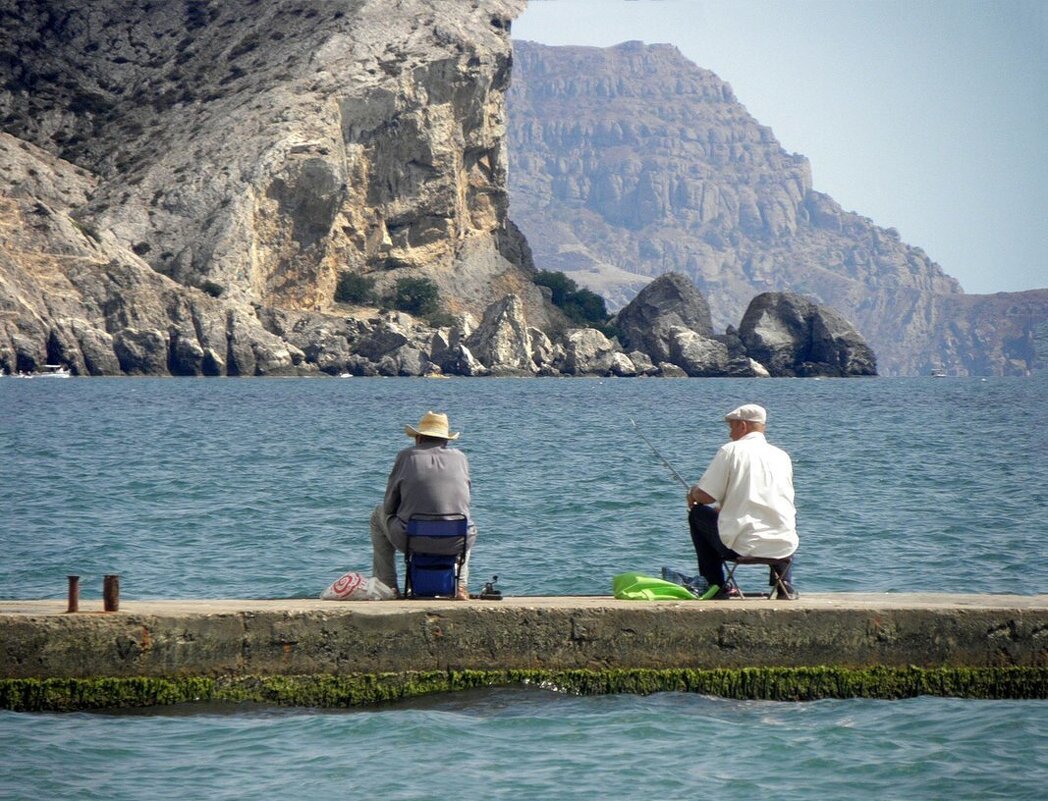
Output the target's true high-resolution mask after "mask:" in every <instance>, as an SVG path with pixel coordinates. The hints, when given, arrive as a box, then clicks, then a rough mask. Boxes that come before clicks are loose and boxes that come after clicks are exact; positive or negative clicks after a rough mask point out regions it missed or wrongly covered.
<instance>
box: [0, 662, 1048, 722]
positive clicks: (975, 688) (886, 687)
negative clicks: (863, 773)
mask: <svg viewBox="0 0 1048 801" xmlns="http://www.w3.org/2000/svg"><path fill="white" fill-rule="evenodd" d="M520 685H530V686H537V687H541V688H544V689H549V690H554V691H557V692H563V693H566V694H571V695H606V694H612V693H634V694H640V695H647V694H650V693H657V692H689V693H699V694H704V695H713V696H719V697H723V698H733V699H749V700H764V701H813V700H817V699H821V698H882V699H897V698H911V697H915V696H918V695H936V696H955V697H963V698H984V699H1002V698H1020V699H1045V698H1048V668H1043V667H984V668H933V669H925V668H917V667H911V668H889V667H874V668H860V669H849V668H838V667H804V668H780V667H773V668H741V669H714V670H702V669H669V670H653V669H608V670H503V671H498V670H463V671H426V672H405V673H383V674H347V675H326V674H318V675H299V676H294V675H292V676H228V677H216V678H204V677H182V678H155V677H130V678H112V677H106V678H94V679H73V678H50V679H4V680H0V708H2V709H9V710H13V711H18V712H44V711H74V710H92V709H96V710H97V709H115V708H132V707H150V706H166V705H171V704H182V703H219V702H224V703H261V704H273V705H281V706H303V707H325V708H342V707H357V706H364V705H368V704H376V703H383V702H390V701H400V700H405V699H410V698H417V697H420V696H425V695H432V694H436V693H445V692H456V691H460V690H467V689H475V688H480V687H506V686H520Z"/></svg>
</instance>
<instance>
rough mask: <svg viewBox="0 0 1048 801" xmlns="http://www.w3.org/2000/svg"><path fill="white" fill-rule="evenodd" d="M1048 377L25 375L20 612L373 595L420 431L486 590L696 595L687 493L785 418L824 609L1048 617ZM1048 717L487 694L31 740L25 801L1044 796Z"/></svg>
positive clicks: (8, 399)
mask: <svg viewBox="0 0 1048 801" xmlns="http://www.w3.org/2000/svg"><path fill="white" fill-rule="evenodd" d="M1046 398H1048V375H1039V376H1036V377H1034V378H1029V379H1019V378H992V379H986V380H981V379H952V378H914V379H869V380H846V381H844V380H812V379H803V380H802V379H796V380H785V379H781V380H764V381H761V380H733V379H679V380H640V379H637V380H628V379H615V380H611V379H604V380H601V379H559V380H557V379H446V380H432V379H361V378H353V379H250V380H236V379H208V380H197V379H130V378H123V379H54V378H38V379H30V380H26V379H16V378H10V377H8V378H4V379H0V491H2V493H3V502H2V503H3V514H2V516H0V547H2V553H3V557H2V562H0V597H2V598H62V597H64V595H65V590H66V586H65V585H66V579H65V577H66V575H68V574H77V575H80V576H81V577H82V579H81V582H82V599H83V601H82V603H83V604H84V605H85V606H87V605H89V604H91V603H92V601H93V599H98V598H100V596H101V585H102V576H103V575H104V574H107V573H117V574H119V575H120V576H121V594H122V597H123V598H124V599H125V600H130V599H139V598H141V599H145V598H210V597H226V598H235V597H239V598H286V597H314V596H316V595H317V594H318V593H319V592H320V590H322V589H323V588H324V587H325V586H326V585H327V584H328V583H330V581H332V580H333V579H334V578H335V577H337V576H338V575H339V574H340V573H341V572H344V571H346V570H359V571H362V572H366V573H369V572H370V542H369V538H368V532H367V521H368V516H369V514H370V511H371V509H372V508H373V506H374V505H375V504H376V503H378V502H379V501H380V499H381V496H382V492H383V490H384V486H385V480H386V475H387V474H388V471H389V468H390V466H391V464H392V461H393V458H394V456H395V454H396V452H397V450H398V449H399V448H401V447H404V446H405V445H407V444H409V440H408V439H407V437H406V436H405V435H404V432H403V427H404V425H405V424H415V423H416V422H417V421H418V419H419V417H421V415H422V414H423V413H424V412H425V411H427V410H429V409H433V410H436V411H445V412H447V413H448V414H449V415H450V418H451V425H452V429H453V430H455V431H461V432H462V436H461V439H460V440H459V441H458V443H456V446H457V447H460V448H461V449H462V450H463V451H464V452H465V453H466V454H467V455H468V457H469V459H470V464H471V470H472V478H473V496H474V504H473V514H474V518H475V520H476V522H477V525H478V529H479V532H480V535H479V539H478V543H477V547H476V549H475V551H474V555H473V557H472V563H471V568H472V582H471V583H472V585H473V587H472V589H474V590H477V589H479V585H480V583H482V582H483V581H485V580H487V579H489V578H490V577H491V576H492V575H496V574H497V575H498V576H499V581H498V584H499V586H500V587H501V588H502V590H503V592H505V593H507V594H511V595H535V594H559V595H570V594H608V593H609V592H610V580H611V577H612V576H613V575H614V574H615V573H618V572H622V571H626V570H631V571H642V572H651V573H652V574H654V575H658V571H659V568H660V567H661V566H663V565H669V566H672V567H675V568H678V569H681V570H684V571H685V572H689V571H691V570H692V568H693V566H694V553H693V551H692V548H691V544H690V540H689V537H688V534H687V526H686V521H685V503H684V492H685V491H684V488H683V487H682V486H681V485H680V484H679V483H678V482H677V480H676V479H675V478H674V477H673V475H672V474H671V473H670V471H669V470H668V469H667V468H666V467H665V466H664V465H663V463H662V462H661V461H660V458H659V457H658V456H656V455H655V453H653V452H652V449H651V448H650V447H649V446H648V444H646V443H645V441H644V439H643V438H642V437H641V436H640V435H641V434H643V435H644V437H646V438H647V439H648V440H650V441H651V443H653V444H654V445H655V447H656V448H657V449H658V451H659V453H660V454H661V457H662V458H665V459H666V460H667V461H669V462H670V463H671V464H673V465H674V466H675V468H676V469H677V470H678V471H679V472H680V473H682V474H683V475H684V476H685V478H686V479H687V480H689V481H693V480H695V479H696V478H697V477H698V476H699V475H700V474H701V472H702V470H703V469H704V468H705V466H706V464H707V463H708V461H709V459H710V457H711V456H712V454H713V452H714V451H715V450H716V448H717V447H718V446H719V445H720V444H722V443H723V442H724V441H726V435H727V428H726V426H725V425H724V423H723V422H722V420H721V418H722V416H723V414H724V413H725V412H726V411H727V410H728V409H731V408H733V407H734V406H736V405H738V404H740V403H744V402H756V403H761V404H763V405H764V406H766V407H767V408H768V410H769V430H768V437H769V439H770V440H771V441H772V442H774V443H776V444H778V445H780V446H781V447H783V448H785V449H786V450H787V451H789V452H790V454H791V455H792V456H793V460H794V468H795V485H796V488H797V505H798V514H799V528H800V537H801V548H800V551H799V552H798V559H797V567H796V574H795V580H796V583H797V586H798V589H799V590H800V592H801V593H802V594H803V593H804V592H830V591H871V592H914V591H922V590H926V591H938V592H983V593H1021V594H1030V593H1045V592H1048V571H1045V569H1044V562H1045V556H1046V555H1048V548H1046V546H1045V544H1044V538H1045V534H1046V523H1045V521H1046V519H1048V456H1046V454H1048V433H1046V432H1048V403H1046ZM1046 734H1048V706H1046V705H1045V704H1044V703H1043V702H1009V701H995V702H981V701H969V700H959V699H935V698H919V699H912V700H908V701H893V702H882V701H859V700H853V701H822V702H817V703H801V704H780V703H765V702H734V701H725V700H722V699H713V698H705V697H700V696H688V695H680V694H673V693H666V694H659V695H655V696H650V697H636V696H616V697H605V698H575V697H569V696H565V695H564V694H561V693H557V692H555V691H552V690H549V689H539V688H522V689H506V690H488V691H481V692H473V693H463V694H459V695H452V696H441V697H437V698H432V699H426V700H423V701H415V702H411V703H408V704H399V705H389V706H383V707H377V708H372V709H365V710H354V711H345V712H337V713H334V712H320V711H314V710H274V709H267V708H260V707H241V706H231V707H207V708H202V707H196V706H188V707H177V708H174V709H164V710H151V711H149V712H148V713H146V714H118V715H99V714H67V715H35V714H34V715H29V714H14V713H2V712H0V797H10V798H18V799H21V798H25V799H36V798H64V797H77V798H106V799H121V798H128V799H148V798H156V797H160V796H161V795H163V796H168V797H177V798H243V797H245V796H248V795H251V796H255V797H266V798H305V797H311V796H314V795H316V794H317V793H318V792H319V793H325V794H333V793H339V794H346V793H349V794H355V795H361V794H362V795H365V796H375V797H383V798H390V799H395V798H435V797H440V796H446V795H449V794H452V795H457V796H458V797H460V798H470V799H474V798H484V797H485V796H490V797H492V798H525V799H526V798H550V797H553V798H565V799H576V798H577V799H586V798H598V797H606V798H633V797H651V798H654V797H695V798H701V797H704V796H709V795H713V794H716V795H731V796H734V797H738V798H751V797H756V796H758V795H759V796H760V797H762V798H768V799H774V798H784V799H785V798H798V799H800V798H812V797H816V796H820V797H829V798H871V799H872V798H903V797H905V798H950V799H956V798H1012V799H1015V798H1030V799H1033V798H1038V799H1039V798H1041V797H1042V796H1043V786H1044V784H1045V781H1046V780H1048V768H1046V767H1045V766H1046V764H1048V759H1046V757H1048V753H1046V750H1048V746H1046V739H1045V736H1046Z"/></svg>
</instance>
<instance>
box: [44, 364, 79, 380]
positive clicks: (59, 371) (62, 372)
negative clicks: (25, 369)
mask: <svg viewBox="0 0 1048 801" xmlns="http://www.w3.org/2000/svg"><path fill="white" fill-rule="evenodd" d="M44 370H45V371H46V372H43V373H37V374H36V375H37V377H38V378H69V377H70V376H71V375H72V373H71V372H70V371H69V368H68V367H65V366H63V365H61V364H45V365H44Z"/></svg>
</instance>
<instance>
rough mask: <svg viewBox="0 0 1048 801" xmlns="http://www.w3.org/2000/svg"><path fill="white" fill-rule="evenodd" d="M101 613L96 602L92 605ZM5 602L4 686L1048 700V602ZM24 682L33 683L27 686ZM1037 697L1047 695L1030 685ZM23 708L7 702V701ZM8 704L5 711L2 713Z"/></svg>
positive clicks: (885, 597) (0, 648) (840, 598)
mask: <svg viewBox="0 0 1048 801" xmlns="http://www.w3.org/2000/svg"><path fill="white" fill-rule="evenodd" d="M95 606H97V609H93V608H92V607H95ZM66 608H67V604H66V601H65V600H64V599H63V600H54V601H0V683H2V682H7V686H8V689H9V690H10V687H11V686H14V685H12V684H11V682H12V681H15V682H18V681H23V682H24V681H25V680H66V679H77V680H79V679H100V678H114V679H119V678H136V679H138V678H151V679H169V680H183V679H187V678H193V677H196V678H211V679H215V678H222V679H226V680H228V679H230V678H237V677H256V678H257V677H280V676H283V677H287V676H300V677H301V676H314V677H315V676H349V675H353V676H368V675H370V676H374V675H379V674H409V673H411V674H424V673H439V672H461V671H475V672H480V673H484V672H489V673H491V674H492V675H506V672H507V671H529V670H530V671H547V672H549V671H553V672H557V671H579V670H582V671H596V672H600V671H609V670H611V671H620V672H621V671H630V670H646V671H652V670H654V671H666V670H669V671H673V670H681V669H688V670H699V671H710V670H739V669H752V668H774V669H780V668H781V669H797V668H839V669H842V670H856V669H860V670H861V669H868V668H878V669H882V668H886V669H897V670H904V669H905V670H909V669H921V670H941V669H979V670H984V671H986V670H989V671H994V670H1002V671H1012V673H1011V674H1009V675H1012V676H1014V675H1015V671H1016V670H1018V671H1020V672H1022V675H1023V682H1024V684H1023V686H1024V687H1026V688H1027V689H1025V690H1023V691H1022V692H1021V693H1020V695H1022V696H1023V697H1026V696H1028V695H1029V694H1031V693H1032V694H1033V695H1034V696H1037V697H1045V695H1048V596H1044V595H1038V596H1020V595H1007V596H1006V595H952V594H951V595H945V594H852V593H840V594H814V595H804V596H802V597H801V598H800V599H799V600H796V601H765V600H744V601H737V600H733V601H716V602H714V601H710V602H698V601H659V602H645V601H617V600H614V599H613V598H609V597H549V598H543V597H508V598H506V599H504V600H502V601H476V600H474V601H383V602H336V601H320V600H261V601H246V600H186V601H148V600H147V601H136V600H133V599H126V598H125V599H122V601H121V604H120V611H119V612H103V611H102V602H101V600H98V601H97V602H93V601H84V600H82V601H81V603H80V607H79V608H80V611H79V612H76V613H67V612H66ZM17 686H18V687H22V686H24V685H17ZM1030 688H1033V689H1030ZM12 704H13V705H14V706H15V707H17V704H15V703H14V702H11V701H10V700H8V701H7V705H8V706H12ZM0 705H2V704H0Z"/></svg>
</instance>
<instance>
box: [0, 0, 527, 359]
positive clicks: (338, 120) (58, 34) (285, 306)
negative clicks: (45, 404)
mask: <svg viewBox="0 0 1048 801" xmlns="http://www.w3.org/2000/svg"><path fill="white" fill-rule="evenodd" d="M523 6H524V2H523V0H484V1H483V2H472V3H463V2H458V1H457V0H396V2H390V1H389V0H325V1H323V2H321V1H320V0H297V1H290V0H288V1H283V2H272V1H267V2H261V1H260V0H222V2H217V0H214V1H212V2H207V1H206V0H185V2H172V3H160V2H150V1H149V0H138V2H135V1H134V0H98V1H97V2H92V3H77V2H73V1H72V0H57V1H54V2H43V0H37V1H36V2H34V0H0V30H2V31H3V34H2V37H0V124H2V130H3V134H4V135H3V138H2V140H0V237H2V239H0V366H6V367H7V369H9V370H16V369H27V370H29V369H34V368H35V367H37V366H38V365H39V364H40V363H41V362H43V361H45V360H51V361H57V360H62V361H65V362H66V363H69V364H71V365H72V366H74V367H75V368H76V369H77V370H78V371H80V372H90V373H108V372H115V371H117V369H118V368H119V369H122V370H123V371H124V372H129V371H130V372H138V371H141V372H166V371H167V370H168V368H169V369H170V371H172V372H190V373H197V374H199V373H201V372H203V373H215V374H226V373H234V374H244V373H249V374H253V373H268V372H274V371H286V370H292V369H294V370H297V371H302V370H305V369H307V368H309V367H310V366H313V367H314V368H315V366H316V361H315V360H314V358H313V357H312V356H311V355H310V354H307V353H305V352H304V351H302V349H301V348H297V347H296V346H294V345H292V344H291V343H290V342H289V341H288V339H287V338H286V337H285V336H283V335H282V334H281V333H280V332H279V331H277V329H276V328H275V327H274V326H273V325H270V328H272V329H273V330H267V329H266V328H265V327H264V326H263V323H265V322H267V321H269V323H272V321H273V320H274V319H276V317H274V315H270V314H266V313H264V312H265V311H266V310H281V311H282V312H290V313H298V314H305V313H306V312H309V313H310V314H316V313H319V314H322V315H324V314H329V315H331V316H332V321H333V322H332V325H331V326H330V328H331V330H333V331H337V330H339V324H338V321H339V320H341V319H343V318H344V317H345V312H346V311H347V310H346V309H344V308H341V307H340V306H339V305H338V304H337V303H336V302H335V301H334V294H335V287H336V282H337V280H338V277H339V275H340V274H342V273H347V272H348V273H355V274H357V275H360V276H364V277H367V278H369V279H372V280H374V281H375V285H376V287H377V288H378V290H379V291H381V290H383V289H385V288H388V287H390V286H391V285H393V284H394V282H395V281H396V280H397V279H398V278H400V277H403V276H406V275H410V276H413V277H426V278H430V279H431V280H433V281H434V282H435V283H436V284H437V286H438V287H439V288H440V290H441V296H442V299H443V303H444V308H445V311H447V312H449V313H460V312H472V313H473V314H475V315H477V316H480V315H482V314H483V311H484V310H485V309H486V308H487V306H488V305H490V304H491V303H492V302H495V301H497V300H499V299H500V298H502V297H503V296H504V295H506V294H507V293H514V294H516V295H518V296H519V297H520V298H521V299H522V303H523V305H524V308H525V309H526V310H527V313H528V316H529V321H531V322H532V323H533V324H535V325H540V326H541V325H543V324H544V323H545V322H546V314H547V311H546V308H547V306H546V304H545V302H544V300H543V297H542V294H541V292H540V291H539V290H538V289H537V288H536V287H534V286H533V285H532V284H531V283H530V281H529V278H528V273H527V271H526V270H522V269H521V267H522V266H526V265H524V262H525V260H526V259H525V254H526V244H525V243H523V241H522V240H521V238H520V236H519V233H518V232H517V231H516V229H515V227H514V226H513V225H512V224H511V223H509V222H508V220H507V217H506V209H507V195H506V184H505V177H506V167H507V157H506V151H505V147H504V133H505V104H504V96H505V91H506V89H507V87H508V84H509V76H510V66H511V60H512V59H511V50H510V43H509V39H508V32H509V27H510V22H511V19H512V18H513V17H514V16H515V15H517V14H518V13H520V11H521V10H522V9H523ZM280 319H285V318H280ZM285 322H286V320H285ZM309 324H310V325H315V324H316V320H315V318H310V323H309ZM121 343H123V344H121ZM343 344H345V343H343ZM238 353H239V354H240V355H239V356H238V355H237V354H238ZM180 354H181V355H180ZM248 354H250V356H251V359H248ZM138 357H141V358H138ZM183 357H184V358H183Z"/></svg>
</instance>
